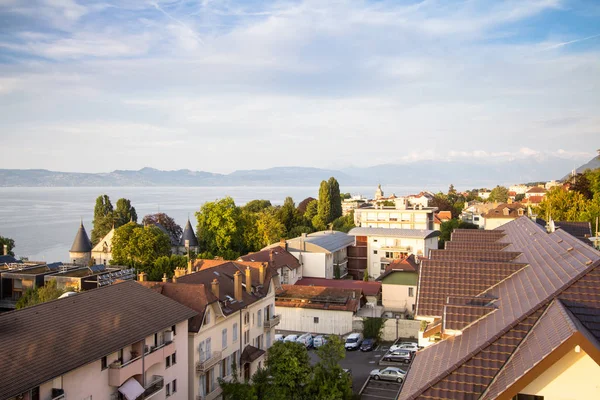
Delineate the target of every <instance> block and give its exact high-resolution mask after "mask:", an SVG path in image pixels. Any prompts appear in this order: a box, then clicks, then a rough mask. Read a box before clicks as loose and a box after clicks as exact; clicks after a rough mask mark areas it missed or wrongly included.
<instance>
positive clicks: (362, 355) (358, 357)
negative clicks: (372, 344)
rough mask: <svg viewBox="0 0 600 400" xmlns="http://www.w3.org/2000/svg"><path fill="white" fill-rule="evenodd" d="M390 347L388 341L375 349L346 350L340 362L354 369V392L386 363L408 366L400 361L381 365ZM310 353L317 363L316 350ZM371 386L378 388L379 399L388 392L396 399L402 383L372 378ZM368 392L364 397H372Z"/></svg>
mask: <svg viewBox="0 0 600 400" xmlns="http://www.w3.org/2000/svg"><path fill="white" fill-rule="evenodd" d="M389 347H390V343H387V344H382V345H379V346H377V348H376V349H375V350H373V351H367V352H363V351H360V350H355V351H346V358H345V359H343V360H342V361H341V362H340V365H341V367H342V368H348V369H350V370H351V371H352V389H353V391H354V393H358V392H359V391H360V389H361V388H362V386H363V385H364V384H365V382H366V380H367V378H368V377H369V373H370V372H371V371H372V370H374V369H376V368H384V366H385V365H394V366H399V367H401V368H406V367H407V366H406V365H405V364H400V365H398V363H383V364H382V365H381V366H380V365H379V361H380V360H381V357H382V356H383V355H384V354H385V353H386V352H387V351H388V349H389ZM308 353H309V355H310V358H311V362H312V363H316V362H317V361H318V357H317V355H316V353H315V351H314V350H312V349H311V350H309V352H308ZM371 386H372V387H373V388H375V389H376V390H375V391H376V392H377V393H378V394H377V396H378V397H377V398H378V399H382V398H383V399H385V398H387V397H384V396H385V395H386V394H393V396H392V397H390V398H393V399H395V398H396V395H397V394H398V390H399V389H400V384H398V383H395V382H381V381H379V382H378V381H374V380H371V382H370V383H369V388H371ZM367 392H369V390H365V393H363V398H364V399H368V398H371V397H366V396H368V393H367ZM392 392H393V393H392ZM373 398H375V397H373Z"/></svg>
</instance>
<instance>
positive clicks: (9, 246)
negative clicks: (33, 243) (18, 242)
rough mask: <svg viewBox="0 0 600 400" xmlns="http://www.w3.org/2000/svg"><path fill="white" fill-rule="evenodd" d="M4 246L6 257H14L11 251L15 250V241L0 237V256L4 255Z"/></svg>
mask: <svg viewBox="0 0 600 400" xmlns="http://www.w3.org/2000/svg"><path fill="white" fill-rule="evenodd" d="M4 245H6V248H7V250H8V255H9V256H13V257H14V256H15V253H14V252H13V249H14V248H15V241H14V240H13V239H11V238H8V237H4V236H0V255H2V254H4V253H3V252H4Z"/></svg>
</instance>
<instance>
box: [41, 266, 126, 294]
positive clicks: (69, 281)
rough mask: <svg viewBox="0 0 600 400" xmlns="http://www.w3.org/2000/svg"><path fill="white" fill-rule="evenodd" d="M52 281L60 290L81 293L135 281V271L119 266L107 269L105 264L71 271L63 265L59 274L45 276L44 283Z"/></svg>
mask: <svg viewBox="0 0 600 400" xmlns="http://www.w3.org/2000/svg"><path fill="white" fill-rule="evenodd" d="M51 280H55V281H56V287H57V288H58V289H62V290H69V291H77V292H80V291H82V290H90V289H95V288H98V287H102V286H106V285H111V284H113V283H116V282H118V281H127V280H135V269H134V268H129V267H125V266H119V265H111V266H110V267H107V266H106V265H104V264H99V265H94V266H91V267H79V268H74V269H72V268H71V269H69V268H64V265H62V266H60V267H59V269H58V271H57V272H55V273H53V274H50V275H45V276H44V282H48V281H51Z"/></svg>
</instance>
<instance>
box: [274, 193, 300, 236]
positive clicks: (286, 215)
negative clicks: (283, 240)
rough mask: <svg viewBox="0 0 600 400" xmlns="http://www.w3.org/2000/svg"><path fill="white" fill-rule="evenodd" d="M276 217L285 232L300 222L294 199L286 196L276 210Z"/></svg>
mask: <svg viewBox="0 0 600 400" xmlns="http://www.w3.org/2000/svg"><path fill="white" fill-rule="evenodd" d="M277 219H278V220H279V221H281V223H282V224H283V225H284V227H285V230H286V232H289V231H291V230H292V229H293V228H294V226H296V225H298V224H299V222H301V218H300V215H299V213H298V210H297V209H296V204H294V199H292V198H291V197H286V198H285V201H284V202H283V205H282V206H281V207H280V208H279V209H278V210H277Z"/></svg>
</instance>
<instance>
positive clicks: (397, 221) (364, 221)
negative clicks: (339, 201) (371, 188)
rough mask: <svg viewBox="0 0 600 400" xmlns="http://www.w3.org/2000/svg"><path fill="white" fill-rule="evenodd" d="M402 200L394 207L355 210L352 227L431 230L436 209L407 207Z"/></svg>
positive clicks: (372, 207) (415, 206) (377, 206)
mask: <svg viewBox="0 0 600 400" xmlns="http://www.w3.org/2000/svg"><path fill="white" fill-rule="evenodd" d="M404 200H405V199H404ZM404 200H403V201H400V202H396V206H395V207H387V206H380V205H375V206H371V207H362V208H357V209H356V210H354V225H356V226H357V227H363V228H394V229H429V230H433V229H434V227H433V213H434V212H435V211H437V207H423V206H422V205H414V206H407V205H406V202H405V201H404Z"/></svg>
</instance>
